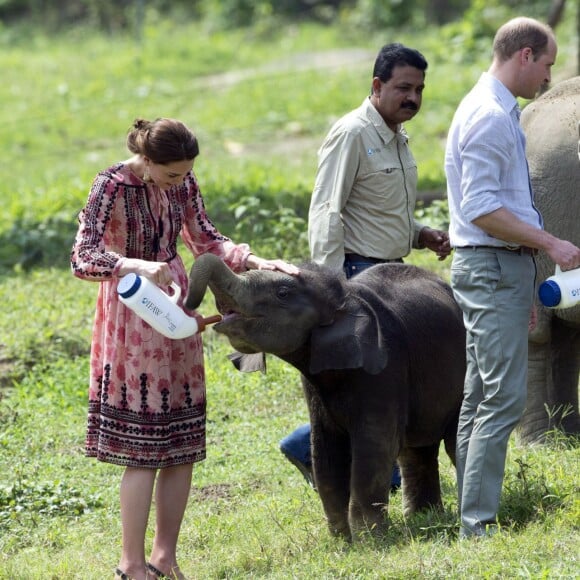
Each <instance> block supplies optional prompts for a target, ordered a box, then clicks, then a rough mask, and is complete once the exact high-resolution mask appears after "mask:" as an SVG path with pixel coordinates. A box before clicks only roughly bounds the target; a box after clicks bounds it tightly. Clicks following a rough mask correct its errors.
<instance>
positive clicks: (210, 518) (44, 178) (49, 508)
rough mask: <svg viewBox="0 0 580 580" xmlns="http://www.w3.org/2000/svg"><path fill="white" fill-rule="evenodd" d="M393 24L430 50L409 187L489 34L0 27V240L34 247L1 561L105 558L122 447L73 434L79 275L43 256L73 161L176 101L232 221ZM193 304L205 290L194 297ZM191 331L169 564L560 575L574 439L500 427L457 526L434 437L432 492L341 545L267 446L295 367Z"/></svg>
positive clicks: (271, 574)
mask: <svg viewBox="0 0 580 580" xmlns="http://www.w3.org/2000/svg"><path fill="white" fill-rule="evenodd" d="M573 22H574V18H570V19H569V20H568V21H567V23H564V25H563V29H562V35H563V36H562V38H563V41H562V42H561V57H562V60H561V62H562V70H569V68H570V65H569V64H568V63H570V62H571V60H572V56H573V52H572V49H571V47H573V46H574V37H573V34H572V33H571V30H572V25H573ZM394 36H396V39H397V40H402V41H403V42H406V43H407V44H409V45H412V46H417V47H418V48H419V49H420V50H422V51H423V52H424V53H425V54H426V55H427V57H428V59H429V61H430V68H429V72H428V82H427V90H426V94H425V101H424V106H423V109H422V111H421V114H420V115H419V116H418V117H417V118H416V119H415V120H413V122H412V125H410V126H409V131H410V133H411V136H412V139H413V151H414V153H415V155H416V157H417V160H418V161H419V167H420V174H421V176H422V177H421V180H422V181H421V187H422V189H424V190H429V189H433V188H435V189H437V188H440V187H441V186H442V173H441V172H442V169H441V165H442V151H443V142H444V138H445V132H446V128H447V126H448V122H449V120H450V117H451V114H452V112H453V110H454V107H455V105H456V103H457V102H458V100H459V98H460V97H461V95H462V94H463V93H464V92H465V91H466V90H467V89H468V88H469V86H470V85H471V84H472V83H473V81H474V80H475V79H476V78H477V76H478V75H479V71H480V70H482V69H483V68H485V66H486V64H487V61H488V55H487V54H481V55H479V56H476V57H475V58H472V59H471V60H470V61H469V62H468V61H467V60H466V61H465V62H462V60H461V58H462V55H461V52H460V51H454V52H453V54H449V51H448V50H447V48H446V46H443V45H442V42H441V39H440V36H439V34H438V32H437V31H435V30H427V31H419V32H418V34H415V35H413V34H412V33H409V32H400V33H397V35H393V34H392V33H386V34H382V35H380V36H378V35H365V36H364V37H363V36H362V35H361V34H360V32H358V33H357V31H352V30H351V31H347V32H345V31H343V30H340V29H339V28H329V27H326V28H324V27H314V26H300V27H294V28H287V29H285V30H284V31H281V32H280V34H277V35H276V36H275V38H274V39H269V38H267V37H254V36H252V35H251V33H250V32H249V31H236V32H231V33H228V35H222V34H219V33H214V34H212V35H211V36H209V35H207V34H206V33H204V31H203V30H202V29H201V28H200V27H198V26H196V25H187V26H177V25H172V24H171V23H169V22H160V23H157V24H155V25H153V23H150V25H149V26H148V28H147V32H146V37H145V40H144V42H143V44H141V45H139V44H137V43H135V42H134V41H132V40H131V39H129V38H123V37H117V36H113V37H109V38H102V37H99V36H97V35H95V34H93V33H92V32H90V31H81V32H79V31H75V30H73V31H70V32H69V33H68V34H66V35H63V36H61V37H59V38H51V37H46V36H45V35H43V34H42V32H41V31H38V30H28V31H27V30H20V31H14V30H8V29H0V46H2V50H1V51H0V66H1V67H2V72H3V82H2V83H0V100H1V101H2V103H3V107H2V109H1V110H0V129H1V130H0V147H1V148H2V151H3V163H2V164H1V165H0V196H1V199H2V204H1V205H0V242H1V243H0V261H1V259H2V257H3V256H9V255H13V254H16V253H18V252H20V253H21V254H22V255H23V256H24V255H25V254H26V255H27V256H28V258H26V259H27V260H29V262H30V263H32V262H33V260H34V253H35V252H37V251H39V250H45V251H46V250H47V249H49V248H50V249H51V253H50V254H49V255H50V257H51V260H52V262H50V263H52V267H43V268H29V269H27V267H25V266H26V264H27V262H26V259H24V258H23V259H22V260H20V262H19V264H20V265H19V266H18V267H12V268H7V269H4V270H2V273H1V274H0V304H2V305H3V306H4V308H2V309H0V473H2V478H1V481H0V580H2V579H11V580H14V579H16V580H20V579H22V580H30V579H37V578H38V579H40V578H54V579H56V578H59V579H61V578H63V579H65V578H66V579H69V578H70V579H73V578H74V579H76V578H78V579H83V580H92V579H95V580H97V579H101V578H106V577H111V576H112V571H113V569H114V567H115V565H116V563H117V559H118V555H119V550H120V545H119V542H120V530H119V505H118V485H119V479H120V474H121V469H120V468H118V467H115V466H110V465H105V464H101V463H98V462H96V461H91V460H88V459H86V458H85V457H84V456H83V442H84V432H85V420H86V396H87V393H86V390H87V389H86V387H87V377H88V349H89V343H90V333H91V325H92V317H93V308H94V301H95V297H96V290H97V286H96V285H91V284H87V283H83V282H80V281H78V280H76V279H74V278H73V277H72V276H71V274H70V273H69V272H68V270H67V269H66V267H57V266H59V265H60V264H65V265H66V262H67V253H68V248H69V247H70V243H71V242H72V240H71V239H69V237H67V236H70V235H71V232H73V231H74V228H75V219H74V216H75V213H76V212H77V211H78V209H79V208H80V207H81V206H82V205H83V203H84V201H85V197H86V192H87V190H88V186H89V183H90V180H91V179H92V177H93V175H94V173H95V172H96V171H97V170H99V169H101V168H102V167H103V166H104V165H105V164H107V163H109V162H113V161H115V160H117V159H122V158H124V156H125V155H126V153H125V150H124V143H123V135H124V134H125V131H126V129H127V127H128V126H129V124H130V123H131V121H132V120H133V118H134V117H136V116H145V117H155V116H160V115H165V116H176V117H179V118H181V119H183V120H185V121H186V122H188V123H190V124H191V125H192V126H193V127H194V128H195V129H196V131H197V132H198V134H199V136H200V139H201V147H202V155H201V157H200V160H199V164H198V166H197V167H196V168H197V172H198V176H199V177H200V180H201V183H202V187H203V189H204V191H205V192H206V201H207V205H208V208H209V212H210V215H211V216H212V217H213V218H214V220H215V221H216V223H217V225H218V226H219V227H220V228H221V229H222V230H223V231H224V233H228V234H230V235H231V233H232V232H235V231H236V230H235V220H232V215H233V212H234V208H235V205H236V202H239V199H240V198H242V197H243V196H248V195H250V194H252V193H255V192H256V191H260V192H263V193H264V195H274V196H278V197H279V198H280V199H282V198H284V199H285V200H287V199H292V196H293V195H294V196H296V207H298V206H299V202H300V203H302V204H303V203H304V200H303V199H302V198H303V197H304V196H308V194H309V190H310V188H311V184H312V180H313V176H314V170H315V151H316V149H317V147H318V146H319V144H320V142H321V141H322V138H323V136H324V134H325V132H326V130H327V129H328V127H329V125H330V123H331V122H332V121H333V120H334V119H335V118H336V117H337V116H339V115H340V114H342V113H344V112H345V111H347V110H349V109H351V108H353V107H356V106H358V104H359V103H360V102H361V101H362V98H363V96H364V95H365V94H366V92H367V89H368V81H369V76H370V70H369V69H370V67H371V63H372V60H373V59H374V54H375V52H376V49H377V48H378V47H379V46H380V45H381V44H383V43H384V42H387V41H390V40H393V39H394ZM168 38H170V39H171V42H167V39H168ZM443 44H444V43H443ZM321 54H322V55H323V58H322V61H323V64H324V66H322V65H320V64H317V63H319V60H317V58H315V57H316V56H317V55H318V57H319V56H320V55H321ZM332 55H333V56H332ZM353 55H354V56H355V57H356V58H354V57H353ZM357 55H359V56H357ZM331 56H332V58H333V59H334V60H332V62H331ZM315 65H316V66H315ZM556 68H558V67H556ZM555 72H556V74H558V71H557V70H556V71H555ZM246 202H247V200H246V201H244V203H246ZM268 211H270V213H268ZM268 211H266V210H265V209H262V212H261V214H260V219H263V220H264V221H267V220H270V221H272V222H274V221H275V220H276V219H277V217H278V214H276V213H273V212H272V211H271V210H268ZM216 216H217V219H216ZM431 216H432V217H433V216H435V217H436V218H437V217H441V219H444V215H439V214H437V213H433V214H431ZM49 218H51V219H52V221H49ZM245 219H246V220H247V221H251V217H247V216H246V218H245ZM242 221H243V220H242ZM284 223H287V222H284ZM222 224H223V226H222ZM434 225H436V224H434ZM285 227H286V226H285ZM287 227H294V228H299V227H300V223H299V222H298V223H290V225H288V226H287ZM224 228H226V229H225V230H224ZM227 228H231V231H229V230H228V229H227ZM249 241H251V242H252V243H253V244H254V243H255V244H258V245H259V244H260V239H259V238H256V239H253V240H249ZM270 247H272V248H274V246H270ZM273 252H274V250H273ZM275 253H276V254H278V253H279V251H278V249H276V250H275ZM410 261H411V262H412V263H415V264H417V265H421V266H424V267H426V268H428V269H431V270H435V271H437V272H438V273H440V274H441V275H442V276H443V277H444V278H448V275H449V272H448V268H449V263H448V261H447V262H443V263H440V262H437V261H436V260H435V259H434V258H433V257H430V256H429V255H428V254H427V253H425V252H414V253H413V254H412V256H411V258H410ZM190 263H191V261H190V260H189V261H188V264H190ZM200 311H201V312H202V313H204V314H209V313H212V312H213V311H214V310H213V306H212V304H211V302H210V300H209V298H207V299H206V301H205V302H204V303H203V304H202V306H201V307H200ZM204 342H205V347H206V370H207V382H208V458H207V460H206V461H204V462H202V463H201V464H198V465H196V466H195V468H194V481H193V487H192V492H191V500H190V505H189V507H188V509H187V512H186V516H185V521H184V524H183V533H182V537H181V543H180V553H179V557H180V561H181V565H182V567H183V569H184V570H185V571H186V572H187V573H188V574H189V576H190V577H192V578H196V579H205V578H228V579H230V578H231V579H234V578H250V577H251V578H258V577H262V578H276V579H278V578H280V579H282V578H284V579H286V578H297V579H302V578H304V579H310V578H317V579H318V578H320V579H331V578H332V579H334V578H349V579H358V578H405V579H407V578H417V579H418V578H458V579H459V578H489V579H491V578H507V577H510V578H511V577H524V578H573V577H577V575H578V570H579V569H580V565H579V562H578V550H577V547H578V545H579V540H580V530H579V526H578V522H579V521H580V498H579V490H580V469H579V465H580V452H579V448H578V446H577V445H576V444H574V442H570V441H566V440H563V439H560V438H558V437H557V436H554V438H553V440H552V441H551V442H550V443H549V444H548V445H546V446H542V447H519V446H517V445H516V443H515V441H512V442H511V444H510V449H509V459H508V463H507V473H506V482H505V491H504V495H503V502H502V513H501V514H500V516H501V522H502V525H503V529H504V532H505V533H504V534H502V535H500V536H496V537H494V538H491V539H489V540H486V541H483V542H475V543H471V542H467V543H464V542H458V541H457V517H456V509H457V505H456V503H457V502H456V498H455V496H456V490H455V476H454V471H453V468H452V466H451V464H450V462H449V461H448V459H447V458H446V457H445V455H444V454H442V455H441V458H440V464H441V472H442V486H443V494H444V503H445V511H444V512H443V513H442V514H434V513H429V514H424V515H421V516H417V517H414V518H410V519H406V518H405V517H404V516H403V514H402V511H401V497H400V494H395V495H393V496H391V505H390V518H391V528H390V530H389V533H388V536H387V537H386V538H385V539H384V540H381V541H369V542H367V543H364V544H361V545H354V546H347V545H345V544H343V543H342V542H340V541H338V540H335V539H333V538H331V537H330V536H329V534H328V532H327V529H326V525H325V522H324V517H323V513H322V508H321V504H320V501H319V498H318V496H317V494H316V493H315V492H314V491H312V490H311V489H310V488H308V487H307V486H306V485H305V484H304V482H303V481H302V479H301V477H300V475H299V474H298V472H297V471H296V470H295V468H294V467H292V466H291V465H290V464H289V463H288V462H287V461H286V460H284V459H283V457H282V456H281V454H280V453H279V451H278V449H277V447H278V441H279V440H280V439H281V438H282V437H283V436H285V435H286V434H287V433H288V432H289V431H290V430H291V429H293V428H294V427H295V426H296V425H298V424H300V423H302V422H304V421H306V420H307V412H306V406H305V403H304V401H303V398H302V393H301V388H300V384H299V377H298V374H297V372H296V371H294V370H293V369H292V368H291V367H289V366H288V365H285V364H284V363H282V362H281V361H278V360H277V359H274V358H273V357H269V360H268V373H267V374H265V375H261V374H255V375H241V374H238V373H236V372H234V370H233V367H231V365H230V363H229V362H228V361H227V360H226V354H227V353H228V352H230V347H229V346H228V344H227V343H226V342H225V341H224V340H223V339H222V338H220V337H219V336H218V335H216V334H215V333H213V332H212V331H211V330H208V331H207V332H206V333H205V335H204ZM150 542H151V535H149V536H148V543H150Z"/></svg>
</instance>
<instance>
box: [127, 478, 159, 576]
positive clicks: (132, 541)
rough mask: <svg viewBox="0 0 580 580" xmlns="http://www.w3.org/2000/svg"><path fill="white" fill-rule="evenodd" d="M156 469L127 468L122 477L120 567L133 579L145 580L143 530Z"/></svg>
mask: <svg viewBox="0 0 580 580" xmlns="http://www.w3.org/2000/svg"><path fill="white" fill-rule="evenodd" d="M155 474H156V470H155V469H144V468H140V467H127V468H125V473H124V474H123V478H122V479H121V490H120V498H121V523H122V528H123V547H122V553H121V561H120V562H119V569H120V570H122V571H123V572H124V573H125V574H127V575H128V576H130V577H131V578H135V580H142V579H145V578H146V576H147V572H146V566H145V532H146V530H147V521H148V520H149V512H150V510H151V498H152V496H153V485H154V482H155Z"/></svg>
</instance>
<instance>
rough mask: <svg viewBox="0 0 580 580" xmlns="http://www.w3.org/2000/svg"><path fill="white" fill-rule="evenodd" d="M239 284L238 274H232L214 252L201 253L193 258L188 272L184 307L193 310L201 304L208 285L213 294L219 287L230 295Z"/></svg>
mask: <svg viewBox="0 0 580 580" xmlns="http://www.w3.org/2000/svg"><path fill="white" fill-rule="evenodd" d="M239 284H240V279H239V276H237V275H236V274H234V272H232V271H231V270H230V269H229V268H228V266H227V265H226V264H225V263H224V262H223V261H222V260H221V258H219V257H218V256H216V255H215V254H210V253H207V254H202V255H201V256H199V257H198V258H197V259H196V260H195V262H194V264H193V266H192V268H191V271H190V274H189V286H188V289H187V297H186V299H185V307H186V308H187V309H189V310H195V309H196V308H197V307H198V306H199V305H200V304H201V301H202V300H203V297H204V296H205V293H206V290H207V287H208V286H209V287H210V289H211V290H212V291H213V292H214V294H216V290H217V289H218V288H219V290H220V292H223V293H225V294H227V295H229V296H231V295H232V294H234V293H235V288H236V287H237V286H238V285H239ZM216 298H217V296H216Z"/></svg>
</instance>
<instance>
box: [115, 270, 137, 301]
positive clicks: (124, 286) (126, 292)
mask: <svg viewBox="0 0 580 580" xmlns="http://www.w3.org/2000/svg"><path fill="white" fill-rule="evenodd" d="M140 287H141V277H140V276H138V275H137V274H135V273H133V272H131V273H130V274H127V275H126V276H123V277H122V278H121V280H120V282H119V284H118V285H117V293H118V294H119V296H121V297H122V298H130V297H131V296H133V294H135V292H137V290H139V288H140Z"/></svg>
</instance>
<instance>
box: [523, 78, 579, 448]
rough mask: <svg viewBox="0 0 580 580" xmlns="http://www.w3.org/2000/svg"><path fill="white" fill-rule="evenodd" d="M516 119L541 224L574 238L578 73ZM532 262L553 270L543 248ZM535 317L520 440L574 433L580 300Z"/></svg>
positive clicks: (542, 271)
mask: <svg viewBox="0 0 580 580" xmlns="http://www.w3.org/2000/svg"><path fill="white" fill-rule="evenodd" d="M521 121H522V127H523V129H524V131H525V133H526V137H527V156H528V161H529V165H530V176H531V181H532V186H533V189H534V194H535V200H536V205H537V207H538V209H539V210H540V212H541V214H542V216H543V218H544V226H545V229H546V230H547V231H548V232H550V233H552V234H554V235H555V236H557V237H559V238H562V239H566V240H569V241H570V242H572V243H574V244H576V245H577V246H580V160H579V147H580V143H579V134H578V123H579V121H580V76H579V77H574V78H573V79H570V80H568V81H564V82H562V83H559V84H558V85H556V86H555V87H554V88H553V89H551V90H550V91H548V92H547V93H544V94H543V95H542V96H541V97H540V98H539V99H537V100H535V101H534V102H532V103H530V104H529V105H528V106H527V107H526V108H525V109H524V111H523V113H522V119H521ZM537 264H538V277H537V281H538V283H541V282H542V281H544V280H545V279H546V278H548V277H549V276H552V275H553V274H554V268H555V265H554V263H553V262H552V261H551V260H550V259H549V258H548V256H547V255H546V254H545V253H544V252H541V253H540V254H539V256H538V258H537ZM538 303H539V301H538ZM538 318H539V320H538V325H537V328H536V329H535V330H534V332H532V333H531V334H530V338H529V355H528V373H529V374H528V402H527V408H526V412H525V414H524V417H523V418H522V421H521V423H520V426H519V428H518V434H519V438H520V439H521V441H522V442H525V443H534V442H541V441H543V440H544V438H545V434H546V432H548V431H550V430H552V429H553V428H554V427H558V428H560V429H562V430H563V431H565V432H566V433H570V434H578V433H580V420H579V415H578V376H579V367H580V306H575V307H573V308H568V309H561V310H559V309H558V310H555V309H550V308H545V307H544V306H542V305H541V304H539V307H538ZM546 408H547V409H548V410H549V411H547V410H546Z"/></svg>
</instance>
